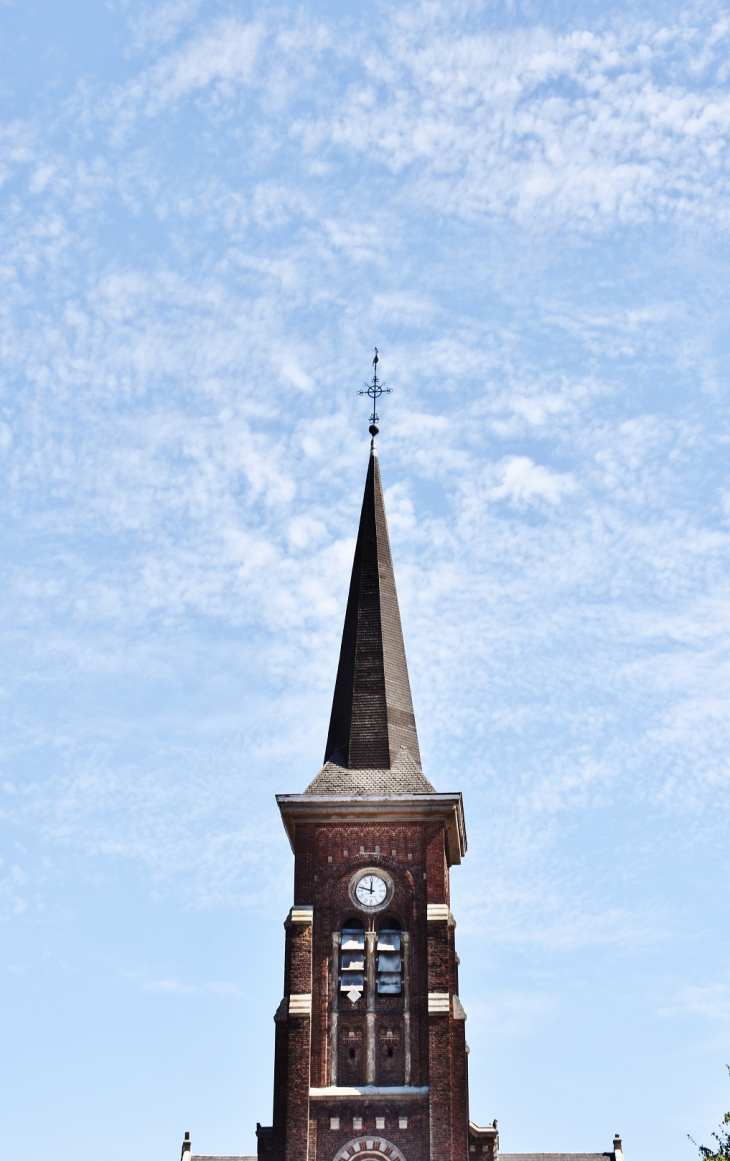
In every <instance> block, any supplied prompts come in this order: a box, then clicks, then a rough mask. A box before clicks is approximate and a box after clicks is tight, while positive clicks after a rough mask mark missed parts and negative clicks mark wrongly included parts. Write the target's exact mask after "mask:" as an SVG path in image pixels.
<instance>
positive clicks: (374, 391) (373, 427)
mask: <svg viewBox="0 0 730 1161" xmlns="http://www.w3.org/2000/svg"><path fill="white" fill-rule="evenodd" d="M392 391H393V388H392V387H386V386H385V384H384V383H381V382H380V380H379V379H378V348H377V347H376V348H375V358H374V359H373V381H372V383H366V384H365V390H364V391H358V395H369V396H370V398H371V399H372V401H373V413H372V415H371V416H370V427H369V428H368V431H369V432H370V434H371V435H372V436H373V437H375V436H376V435H377V434H378V432H379V431H380V428H379V427H378V423H379V421H380V416H379V415H378V413H377V411H376V410H375V404H376V403H377V401H378V399H380V396H381V395H390V394H391V393H392Z"/></svg>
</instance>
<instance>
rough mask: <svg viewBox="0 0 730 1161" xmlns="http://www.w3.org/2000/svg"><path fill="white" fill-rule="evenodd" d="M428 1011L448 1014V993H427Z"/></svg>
mask: <svg viewBox="0 0 730 1161" xmlns="http://www.w3.org/2000/svg"><path fill="white" fill-rule="evenodd" d="M428 1011H429V1014H430V1013H436V1012H440V1013H445V1014H446V1015H447V1016H448V1014H449V993H448V992H429V993H428Z"/></svg>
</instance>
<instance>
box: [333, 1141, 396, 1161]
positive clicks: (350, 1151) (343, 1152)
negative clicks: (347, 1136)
mask: <svg viewBox="0 0 730 1161" xmlns="http://www.w3.org/2000/svg"><path fill="white" fill-rule="evenodd" d="M355 1157H357V1158H358V1161H371V1159H372V1161H405V1157H404V1156H403V1154H402V1153H401V1151H400V1149H398V1148H396V1146H395V1145H394V1144H393V1143H392V1142H391V1141H386V1140H385V1138H384V1137H378V1136H373V1137H369V1136H366V1137H355V1138H354V1140H352V1141H348V1142H347V1144H346V1145H343V1146H342V1148H341V1149H340V1151H339V1153H337V1154H336V1155H335V1158H334V1161H353V1159H354V1158H355Z"/></svg>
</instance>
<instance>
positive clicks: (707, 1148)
mask: <svg viewBox="0 0 730 1161" xmlns="http://www.w3.org/2000/svg"><path fill="white" fill-rule="evenodd" d="M727 1068H728V1071H729V1072H730V1064H729V1065H728V1066H727ZM729 1126H730V1113H725V1116H724V1117H723V1119H722V1124H721V1125H720V1128H719V1131H718V1132H717V1133H713V1134H712V1136H713V1137H714V1138H715V1141H716V1147H715V1146H712V1145H697V1142H696V1141H695V1140H694V1139H693V1138H692V1137H690V1141H692V1144H693V1145H697V1148H698V1149H699V1153H700V1157H701V1158H702V1161H730V1127H729Z"/></svg>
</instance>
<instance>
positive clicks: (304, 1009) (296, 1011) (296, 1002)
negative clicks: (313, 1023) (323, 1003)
mask: <svg viewBox="0 0 730 1161" xmlns="http://www.w3.org/2000/svg"><path fill="white" fill-rule="evenodd" d="M289 1015H290V1016H311V1015H312V993H311V992H306V993H305V994H304V995H301V996H290V997H289Z"/></svg>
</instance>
